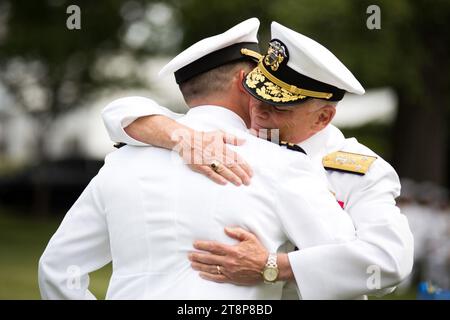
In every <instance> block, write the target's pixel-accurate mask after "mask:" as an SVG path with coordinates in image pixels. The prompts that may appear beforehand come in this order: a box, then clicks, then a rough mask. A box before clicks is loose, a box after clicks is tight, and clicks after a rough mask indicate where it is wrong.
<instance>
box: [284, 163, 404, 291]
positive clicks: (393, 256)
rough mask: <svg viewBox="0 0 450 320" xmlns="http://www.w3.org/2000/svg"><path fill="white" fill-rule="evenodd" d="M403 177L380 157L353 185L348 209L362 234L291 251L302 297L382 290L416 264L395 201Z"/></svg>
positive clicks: (358, 231) (402, 218)
mask: <svg viewBox="0 0 450 320" xmlns="http://www.w3.org/2000/svg"><path fill="white" fill-rule="evenodd" d="M399 191H400V183H399V179H398V176H397V174H396V173H395V171H394V170H393V169H392V167H390V166H389V165H388V164H387V163H386V162H384V160H381V159H379V160H377V161H376V162H375V163H374V164H373V165H372V167H371V168H370V171H369V172H368V173H367V174H366V175H365V176H364V177H361V183H360V184H359V185H358V184H356V185H355V187H354V188H353V189H352V190H351V192H350V194H351V196H350V198H349V199H348V203H347V206H346V211H347V212H348V213H349V214H350V216H351V217H352V220H353V223H354V225H355V227H356V236H357V239H356V240H354V241H350V242H348V243H340V244H331V245H323V246H317V247H313V248H306V249H302V250H299V251H294V252H291V253H289V261H290V264H291V267H292V270H293V272H294V275H295V279H296V282H297V285H298V286H299V290H300V293H301V296H302V298H303V299H353V298H356V297H359V296H361V295H365V294H372V293H373V294H377V293H380V292H381V291H380V289H381V290H382V289H385V288H389V287H392V286H395V285H397V284H398V283H399V282H400V281H402V280H403V279H404V278H405V277H406V276H407V275H408V274H409V273H410V272H411V269H412V264H413V237H412V234H411V232H410V229H409V225H408V221H407V219H406V217H405V216H403V215H402V214H401V213H400V210H399V208H398V207H397V206H396V204H395V198H396V197H397V196H398V195H399Z"/></svg>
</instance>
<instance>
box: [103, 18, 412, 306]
mask: <svg viewBox="0 0 450 320" xmlns="http://www.w3.org/2000/svg"><path fill="white" fill-rule="evenodd" d="M272 39H274V40H273V41H272V42H271V47H270V49H269V52H268V54H267V55H266V56H265V57H263V59H259V61H260V63H259V65H258V67H257V68H255V69H254V70H253V71H252V72H251V73H250V74H249V75H248V76H247V78H246V80H245V82H244V83H245V86H246V89H247V90H248V91H249V93H250V94H251V95H253V96H254V97H255V98H256V99H258V100H261V101H263V102H265V103H268V104H271V105H273V106H274V107H272V108H271V107H270V106H259V107H256V108H254V111H253V112H252V126H253V127H254V128H256V129H259V128H281V127H283V126H284V128H283V130H281V132H280V135H281V138H282V139H285V140H288V142H291V143H294V144H297V145H298V146H300V147H301V148H303V149H304V150H305V151H306V153H307V154H308V156H309V157H310V158H311V159H312V160H313V161H314V162H315V163H317V164H320V165H323V166H324V167H325V168H326V169H327V178H328V181H329V183H330V185H331V189H332V191H333V193H334V194H335V195H336V199H337V201H338V202H339V203H340V205H341V206H342V207H343V208H344V209H345V211H346V212H347V213H348V214H349V216H350V217H351V218H352V220H353V223H354V225H355V227H356V230H357V238H356V239H355V241H351V242H348V243H341V244H332V245H323V246H316V247H314V248H308V249H302V250H299V251H294V252H291V253H289V261H290V268H291V269H292V271H293V277H292V279H291V280H294V279H295V280H296V282H297V284H298V286H299V290H300V292H301V296H302V297H303V298H304V299H317V298H331V299H333V298H343V299H348V298H358V297H361V295H365V294H377V295H379V294H383V293H386V292H389V291H391V287H392V286H394V285H395V284H397V283H399V282H401V281H402V280H403V279H404V278H405V277H406V276H407V275H408V274H409V273H410V271H411V268H412V261H413V239H412V235H411V232H410V229H409V226H408V222H407V219H406V218H405V216H404V215H402V214H401V213H400V211H399V208H398V207H397V206H396V203H395V198H396V197H397V196H398V195H399V193H400V183H399V179H398V176H397V174H396V172H395V171H394V169H393V168H392V167H391V166H390V165H389V164H388V163H387V162H386V161H384V160H383V159H382V158H381V157H379V156H378V155H376V154H375V153H374V152H373V151H371V150H370V149H368V148H367V147H365V146H364V145H362V144H360V143H358V141H357V140H356V139H355V138H351V139H346V138H345V137H344V136H343V134H342V133H341V132H340V131H339V129H337V128H336V127H334V126H333V125H331V124H328V125H325V126H324V127H323V129H321V130H317V132H315V133H314V134H313V135H311V136H310V137H306V138H305V137H301V135H300V138H299V135H298V132H302V131H304V130H303V129H304V128H303V127H305V126H306V123H304V124H302V123H295V122H291V123H289V117H292V116H293V113H298V112H302V111H301V110H300V109H301V108H302V106H303V109H305V108H306V107H304V106H306V105H307V104H308V103H309V102H304V103H303V104H302V103H301V102H302V100H304V99H305V100H308V99H310V100H311V99H316V100H318V101H319V102H320V101H330V105H332V104H333V103H334V105H332V108H331V109H330V108H327V105H326V104H322V107H323V108H322V109H323V110H325V111H324V113H323V114H319V116H325V117H328V122H327V123H329V121H331V119H332V117H333V116H334V112H335V111H333V110H334V109H335V104H336V103H337V101H339V100H340V99H342V96H343V94H344V93H345V91H350V92H353V93H357V94H362V93H364V89H363V88H362V87H361V86H360V85H359V83H358V82H357V81H356V79H354V80H353V76H351V74H350V72H349V71H348V70H347V69H346V68H345V67H344V66H343V65H342V64H340V63H337V62H336V61H337V58H336V57H334V55H332V54H331V53H330V52H329V51H328V50H327V49H326V48H324V47H323V46H321V45H320V44H318V43H316V42H315V41H313V40H311V39H309V38H307V37H305V36H303V35H300V34H298V33H296V32H294V31H292V30H290V29H288V28H285V27H283V26H281V25H279V24H277V23H273V24H272ZM255 56H256V57H257V56H258V55H255ZM283 60H284V61H283ZM276 64H279V66H278V65H276ZM324 65H325V66H327V65H328V66H330V67H331V68H333V70H334V73H332V74H330V73H327V72H324V68H323V66H324ZM261 69H263V72H262V71H261ZM342 78H344V79H350V80H349V81H347V82H342V80H341V79H342ZM302 85H303V90H302V89H301V88H302V87H301V86H302ZM306 85H310V87H309V88H306V89H309V90H304V89H305V87H304V86H306ZM299 88H300V89H299ZM330 94H331V95H332V96H333V95H334V97H331V99H330V97H329V98H327V95H330ZM309 104H310V103H309ZM275 105H276V106H277V107H275ZM308 107H309V106H308ZM328 107H329V106H328ZM295 108H297V109H298V110H295ZM270 109H272V110H270ZM275 109H276V110H275ZM289 109H290V110H289ZM292 110H293V111H292ZM305 110H306V109H305ZM327 110H328V111H330V110H331V111H330V112H331V114H327V112H326V111H327ZM285 111H289V112H292V113H289V114H288V115H287V116H283V115H281V114H282V113H283V112H285ZM152 115H163V116H166V117H170V118H173V119H177V118H179V117H180V116H181V115H179V114H176V113H173V112H171V111H169V110H168V109H166V108H163V107H161V106H158V105H157V104H156V103H155V102H154V101H152V100H150V99H146V98H141V97H130V98H122V99H119V100H117V101H114V102H113V103H111V104H110V105H108V106H107V107H106V108H105V110H104V112H103V118H104V121H105V125H106V127H107V128H108V130H109V134H110V136H111V138H112V139H113V140H114V141H116V142H117V141H120V142H124V143H128V144H134V145H146V143H150V144H153V145H159V146H166V144H165V143H164V141H162V140H163V138H162V137H164V135H161V134H160V135H155V134H154V133H155V131H158V130H159V131H164V130H168V132H167V133H166V135H165V136H168V137H169V136H170V130H173V128H176V127H171V126H166V127H158V121H162V118H161V117H158V118H156V117H146V116H152ZM283 117H284V119H283ZM138 118H141V119H139V121H140V123H138V122H139V121H136V122H133V121H134V120H136V119H138ZM157 120H158V121H157ZM283 121H284V123H283ZM286 122H287V125H285V124H286ZM305 122H306V120H305ZM130 124H131V125H130ZM292 124H294V125H295V127H294V126H293V125H292ZM148 126H153V130H150V131H148V134H145V133H146V130H145V129H146V128H149V127H148ZM127 132H128V133H130V134H131V136H130V135H128V134H127ZM150 133H151V134H150ZM136 139H139V140H141V141H138V140H136ZM250 163H251V161H250ZM198 167H201V166H198ZM197 171H201V170H197ZM227 178H228V179H230V180H231V181H232V179H231V178H236V177H235V176H234V177H231V178H229V177H227ZM242 179H243V180H244V179H245V175H243V178H242ZM215 181H217V179H215ZM299 219H300V217H299ZM247 240H248V239H247ZM252 241H254V240H252V239H251V240H248V241H245V242H246V243H245V244H244V241H243V243H242V245H240V246H239V245H237V246H234V248H233V249H234V250H227V248H228V249H231V248H229V247H225V248H224V247H221V248H220V253H218V252H215V251H214V250H213V249H211V248H213V247H214V246H216V245H215V244H211V243H206V245H205V244H204V243H203V244H202V245H198V246H197V248H199V249H203V250H209V251H211V253H215V255H214V256H213V257H214V258H211V256H206V255H201V254H195V255H194V257H193V260H194V263H193V265H194V266H195V267H196V269H198V270H200V271H203V272H202V275H203V276H204V277H205V278H208V279H211V280H215V281H219V282H235V283H239V282H241V284H249V283H258V281H259V282H260V281H262V280H263V279H262V277H261V276H260V275H259V274H258V273H257V272H253V274H252V275H250V273H249V272H248V270H247V269H248V266H249V265H251V266H252V267H253V269H255V270H258V268H262V266H263V265H264V259H265V257H266V255H267V252H270V249H268V248H267V249H268V251H266V250H263V249H262V248H261V246H260V244H258V243H257V242H256V243H252V245H251V246H250V247H251V248H252V251H251V252H250V251H249V250H247V249H246V248H247V247H248V243H249V242H252ZM255 248H258V250H255ZM236 252H240V254H241V256H242V255H243V256H244V258H242V259H236V257H235V256H234V255H235V254H236ZM258 253H260V254H259V255H258ZM245 256H248V257H251V258H245ZM278 256H279V258H280V257H283V256H285V254H279V255H278ZM230 261H232V262H233V263H235V264H238V266H234V270H233V271H232V270H227V268H226V267H227V264H230ZM214 264H222V266H223V268H224V272H223V273H224V274H223V275H216V274H214V270H213V271H209V270H212V269H211V267H210V266H211V265H214ZM240 267H241V268H240ZM371 276H374V277H376V279H377V281H378V280H379V281H378V282H377V281H375V282H374V283H372V284H371V283H370V279H369V278H370V277H371ZM383 289H385V290H383Z"/></svg>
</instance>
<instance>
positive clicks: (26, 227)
mask: <svg viewBox="0 0 450 320" xmlns="http://www.w3.org/2000/svg"><path fill="white" fill-rule="evenodd" d="M59 223H60V221H59V220H58V219H52V220H42V219H39V220H37V219H31V218H28V217H21V216H20V215H19V216H13V215H12V214H7V213H5V212H4V211H1V210H0V300H2V299H40V294H39V287H38V282H37V266H38V261H39V257H40V256H41V254H42V252H44V249H45V246H46V245H47V243H48V241H49V240H50V238H51V236H52V235H53V233H54V232H55V231H56V229H57V227H58V225H59ZM110 274H111V265H108V266H106V267H104V268H102V269H101V270H98V271H96V272H94V273H92V274H91V286H90V289H91V291H92V292H93V293H94V294H95V295H96V297H97V298H99V299H103V298H104V297H105V294H106V288H107V286H108V281H109V277H110Z"/></svg>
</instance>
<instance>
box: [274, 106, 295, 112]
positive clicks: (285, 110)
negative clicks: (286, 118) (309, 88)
mask: <svg viewBox="0 0 450 320" xmlns="http://www.w3.org/2000/svg"><path fill="white" fill-rule="evenodd" d="M273 108H274V109H275V111H278V112H287V111H291V110H290V109H281V108H279V107H275V106H274V107H273Z"/></svg>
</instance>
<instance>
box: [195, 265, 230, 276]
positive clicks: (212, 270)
mask: <svg viewBox="0 0 450 320" xmlns="http://www.w3.org/2000/svg"><path fill="white" fill-rule="evenodd" d="M191 267H192V269H194V270H196V271H200V272H204V273H209V274H217V275H220V274H222V271H223V268H221V267H219V269H218V268H217V267H218V265H217V264H216V265H211V264H204V263H198V262H192V263H191ZM219 270H220V272H221V273H219Z"/></svg>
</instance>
